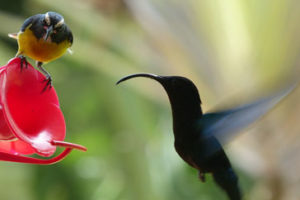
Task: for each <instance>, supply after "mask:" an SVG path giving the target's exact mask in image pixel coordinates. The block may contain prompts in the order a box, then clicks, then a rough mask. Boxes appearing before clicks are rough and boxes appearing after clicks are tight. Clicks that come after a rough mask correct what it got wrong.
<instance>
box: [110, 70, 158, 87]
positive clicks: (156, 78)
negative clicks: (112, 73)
mask: <svg viewBox="0 0 300 200" xmlns="http://www.w3.org/2000/svg"><path fill="white" fill-rule="evenodd" d="M136 77H146V78H151V79H154V80H156V81H158V82H160V83H162V80H163V77H162V76H158V75H156V74H147V73H139V74H132V75H129V76H125V77H123V78H122V79H120V80H119V81H118V82H117V83H116V84H117V85H118V84H119V83H121V82H123V81H126V80H128V79H131V78H136Z"/></svg>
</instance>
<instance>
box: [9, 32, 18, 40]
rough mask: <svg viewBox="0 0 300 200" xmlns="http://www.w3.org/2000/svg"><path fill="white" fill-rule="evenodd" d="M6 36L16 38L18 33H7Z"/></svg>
mask: <svg viewBox="0 0 300 200" xmlns="http://www.w3.org/2000/svg"><path fill="white" fill-rule="evenodd" d="M8 37H10V38H13V39H15V40H17V39H18V33H9V34H8Z"/></svg>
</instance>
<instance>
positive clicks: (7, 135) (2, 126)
mask: <svg viewBox="0 0 300 200" xmlns="http://www.w3.org/2000/svg"><path fill="white" fill-rule="evenodd" d="M14 138H16V137H15V136H14V134H13V133H12V132H11V130H10V129H9V127H8V126H7V123H6V120H5V118H4V115H3V109H2V106H1V105H0V141H1V140H12V139H14Z"/></svg>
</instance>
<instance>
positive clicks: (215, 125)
mask: <svg viewBox="0 0 300 200" xmlns="http://www.w3.org/2000/svg"><path fill="white" fill-rule="evenodd" d="M135 77H146V78H150V79H153V80H155V81H157V82H158V83H160V84H161V85H162V86H163V88H164V89H165V91H166V93H167V95H168V97H169V101H170V104H171V109H172V117H173V132H174V138H175V140H174V146H175V150H176V152H177V153H178V155H179V156H180V157H181V158H182V159H183V160H184V161H185V162H186V163H187V164H188V165H190V166H191V167H193V168H195V169H196V170H197V171H198V176H199V179H200V180H201V181H202V182H205V174H206V173H210V174H212V176H213V179H214V181H215V182H216V184H217V185H218V186H219V187H221V188H222V189H223V190H224V191H225V192H226V193H227V196H228V197H229V199H230V200H241V199H242V192H241V190H240V187H239V183H238V176H237V175H236V173H235V172H234V170H233V168H232V165H231V163H230V161H229V159H228V157H227V155H226V153H225V151H224V149H223V146H222V145H223V144H224V143H225V142H227V141H228V140H229V139H228V138H229V137H232V136H233V134H234V133H237V132H238V131H240V130H242V129H243V128H245V127H247V126H248V125H250V124H251V123H253V122H254V121H256V120H257V119H258V118H260V117H261V116H262V115H264V114H265V113H266V112H267V111H268V110H270V109H271V108H273V107H274V106H275V105H276V104H277V103H278V102H279V101H280V100H281V99H283V98H284V97H285V96H286V95H287V94H289V93H290V92H291V91H292V89H293V88H294V87H295V86H294V85H293V86H289V87H287V88H284V89H281V90H280V91H279V92H278V91H277V92H276V93H274V94H273V95H269V96H267V97H264V98H260V99H257V100H255V101H253V102H250V103H248V104H245V105H241V106H238V107H235V108H231V109H227V110H222V111H217V112H211V113H205V114H203V112H202V109H201V103H202V102H201V99H200V96H199V93H198V89H197V87H196V86H195V84H194V83H193V82H192V81H191V80H189V79H188V78H185V77H181V76H159V75H155V74H148V73H139V74H132V75H129V76H126V77H124V78H122V79H120V80H119V81H118V82H117V84H119V83H121V82H123V81H126V80H128V79H132V78H135Z"/></svg>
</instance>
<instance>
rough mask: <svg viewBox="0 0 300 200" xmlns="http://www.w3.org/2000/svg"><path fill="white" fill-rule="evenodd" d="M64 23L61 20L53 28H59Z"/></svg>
mask: <svg viewBox="0 0 300 200" xmlns="http://www.w3.org/2000/svg"><path fill="white" fill-rule="evenodd" d="M64 23H65V20H64V19H62V20H60V21H59V22H57V24H55V26H54V28H57V27H60V26H62V25H63V24H64Z"/></svg>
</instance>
